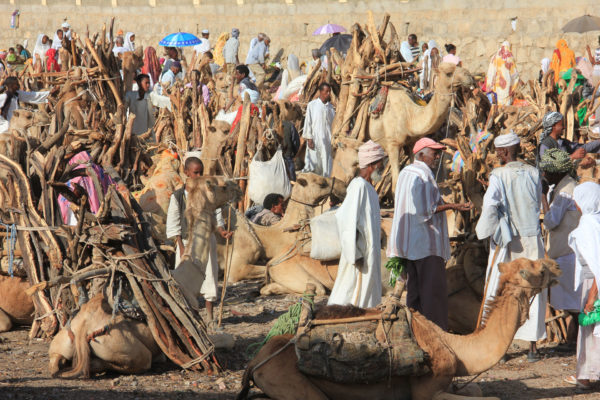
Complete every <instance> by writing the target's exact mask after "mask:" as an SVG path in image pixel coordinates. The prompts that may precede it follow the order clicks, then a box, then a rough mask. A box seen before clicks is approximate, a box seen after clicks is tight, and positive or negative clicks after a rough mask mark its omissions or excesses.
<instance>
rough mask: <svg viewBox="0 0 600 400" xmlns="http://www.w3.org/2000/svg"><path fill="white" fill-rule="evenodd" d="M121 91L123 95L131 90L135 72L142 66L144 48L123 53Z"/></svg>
mask: <svg viewBox="0 0 600 400" xmlns="http://www.w3.org/2000/svg"><path fill="white" fill-rule="evenodd" d="M121 65H122V69H123V91H124V93H126V92H128V91H130V90H131V88H132V87H133V80H134V79H135V76H136V74H137V70H138V69H140V68H142V67H143V66H144V48H143V47H142V46H140V47H138V48H136V49H135V50H134V51H126V52H125V53H123V62H122V63H121Z"/></svg>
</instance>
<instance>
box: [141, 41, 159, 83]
mask: <svg viewBox="0 0 600 400" xmlns="http://www.w3.org/2000/svg"><path fill="white" fill-rule="evenodd" d="M160 72H161V68H160V62H159V61H158V57H157V56H156V50H154V47H146V50H144V66H143V67H142V74H146V75H150V77H151V78H152V82H154V83H157V82H158V77H159V75H160Z"/></svg>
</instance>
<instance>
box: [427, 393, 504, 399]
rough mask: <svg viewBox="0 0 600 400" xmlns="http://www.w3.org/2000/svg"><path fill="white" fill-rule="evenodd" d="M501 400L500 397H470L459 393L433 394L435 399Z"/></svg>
mask: <svg viewBox="0 0 600 400" xmlns="http://www.w3.org/2000/svg"><path fill="white" fill-rule="evenodd" d="M467 399H468V400H500V399H499V398H498V397H468V396H461V395H458V394H451V393H446V392H439V393H436V394H435V395H434V396H433V400H467Z"/></svg>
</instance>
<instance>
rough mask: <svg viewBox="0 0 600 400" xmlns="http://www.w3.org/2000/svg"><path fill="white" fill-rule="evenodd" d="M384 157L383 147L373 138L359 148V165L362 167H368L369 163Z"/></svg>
mask: <svg viewBox="0 0 600 400" xmlns="http://www.w3.org/2000/svg"><path fill="white" fill-rule="evenodd" d="M384 157H385V152H384V151H383V147H381V146H380V145H378V144H377V143H375V142H374V141H372V140H369V141H368V142H367V143H365V144H363V145H362V146H360V147H359V148H358V165H359V166H360V168H367V166H368V165H369V164H373V163H374V162H377V161H379V160H381V159H382V158H384Z"/></svg>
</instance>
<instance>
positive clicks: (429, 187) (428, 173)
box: [387, 138, 472, 330]
mask: <svg viewBox="0 0 600 400" xmlns="http://www.w3.org/2000/svg"><path fill="white" fill-rule="evenodd" d="M445 148H446V147H445V146H444V145H442V144H440V143H437V142H435V141H434V140H432V139H429V138H422V139H420V140H418V141H417V142H416V143H415V145H414V147H413V154H414V155H415V160H414V162H413V163H412V164H411V165H409V166H407V167H406V168H404V169H402V171H400V174H399V175H398V181H397V182H396V192H395V193H396V197H395V199H394V219H393V221H392V230H391V232H390V237H389V242H388V249H387V255H388V257H400V258H404V259H406V277H407V282H406V305H407V306H408V307H410V308H412V309H415V310H417V311H419V312H420V313H421V314H423V315H424V316H425V317H427V319H429V320H430V321H432V322H434V323H436V324H437V325H438V326H439V327H440V328H442V329H444V330H445V329H448V294H447V288H446V260H448V259H449V258H450V242H449V239H448V223H447V222H446V213H445V212H446V210H459V211H466V210H469V209H470V208H471V207H472V206H471V204H469V203H467V204H444V202H443V201H442V197H441V195H440V192H439V189H438V186H437V183H436V180H435V177H434V175H433V172H432V171H433V170H434V169H436V168H437V165H438V163H439V160H440V158H441V152H442V150H444V149H445Z"/></svg>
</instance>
